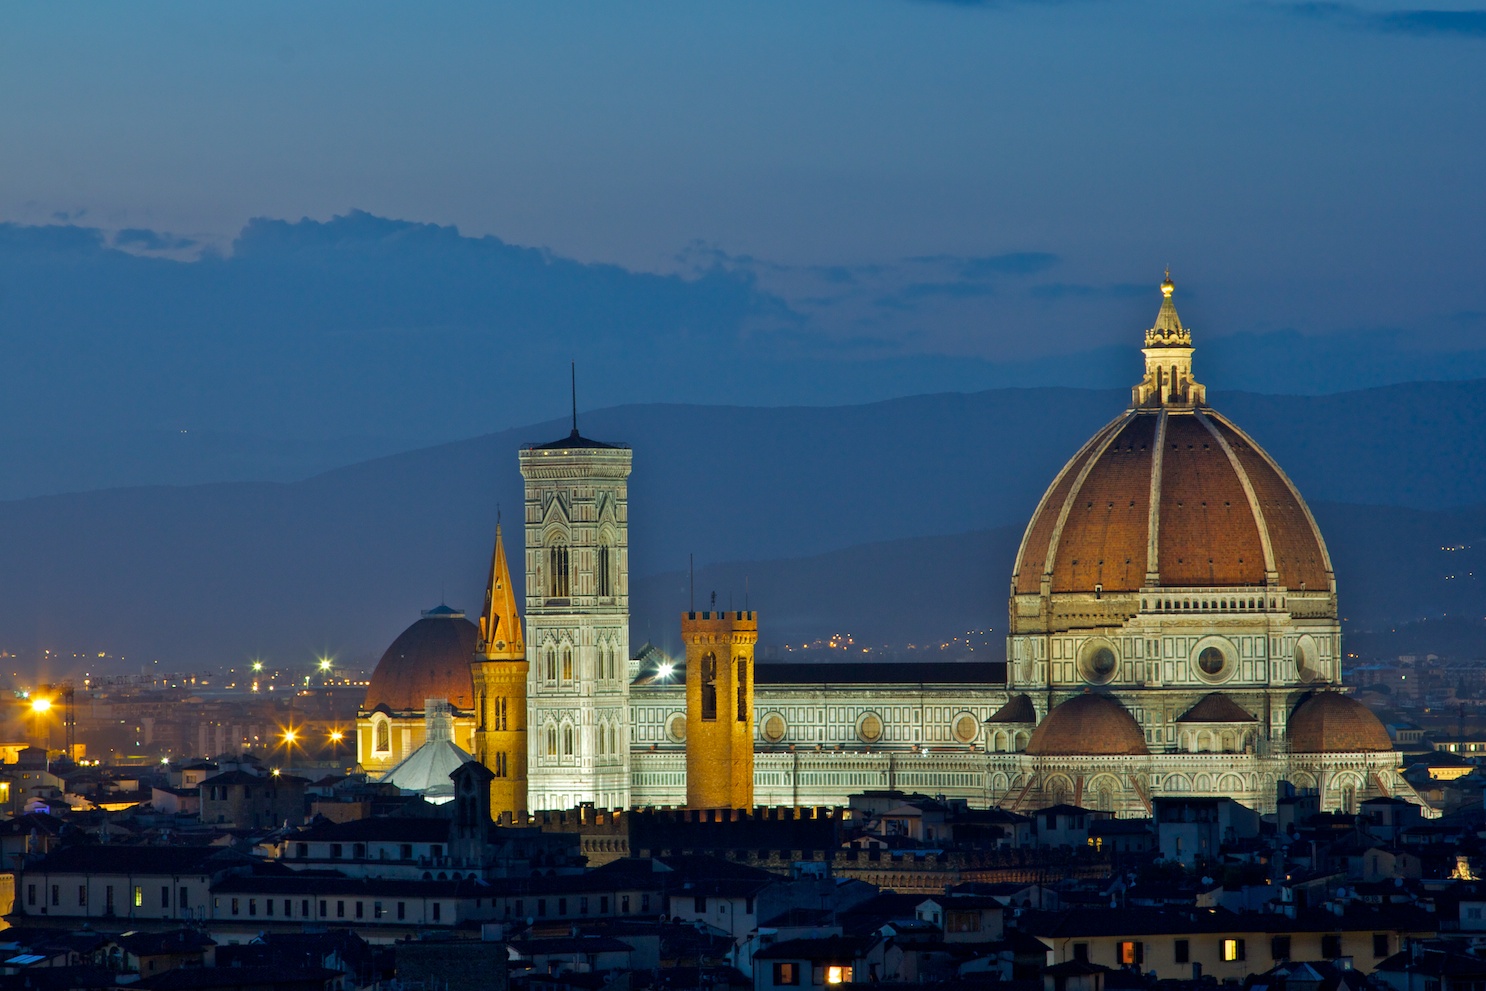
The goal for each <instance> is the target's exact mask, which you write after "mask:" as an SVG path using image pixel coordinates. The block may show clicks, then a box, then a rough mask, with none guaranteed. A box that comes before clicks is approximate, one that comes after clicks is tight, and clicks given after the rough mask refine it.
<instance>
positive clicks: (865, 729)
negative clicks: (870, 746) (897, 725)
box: [857, 712, 882, 743]
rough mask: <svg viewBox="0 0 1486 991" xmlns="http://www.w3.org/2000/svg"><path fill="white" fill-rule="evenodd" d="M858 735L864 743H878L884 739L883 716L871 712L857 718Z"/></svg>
mask: <svg viewBox="0 0 1486 991" xmlns="http://www.w3.org/2000/svg"><path fill="white" fill-rule="evenodd" d="M857 737H858V738H859V739H860V740H861V741H862V742H863V743H876V742H877V741H878V740H881V739H882V717H881V716H879V715H878V714H877V713H875V712H869V713H867V714H866V715H865V716H863V717H862V718H861V719H859V720H857Z"/></svg>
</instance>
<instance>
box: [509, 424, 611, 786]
mask: <svg viewBox="0 0 1486 991" xmlns="http://www.w3.org/2000/svg"><path fill="white" fill-rule="evenodd" d="M630 457H631V452H630V450H629V448H628V447H625V446H624V445H621V444H605V443H602V442H600V441H596V440H590V439H588V438H586V437H584V436H582V435H581V434H579V433H578V423H577V415H576V413H575V414H574V417H573V431H572V433H571V434H569V435H568V436H567V437H564V438H563V439H562V440H558V441H553V442H552V443H550V444H540V445H532V446H530V447H527V448H525V449H524V450H522V451H521V454H520V462H521V477H522V478H523V479H525V481H526V626H527V642H526V655H527V660H528V662H529V670H528V672H527V681H526V687H527V719H528V723H527V725H528V726H529V727H530V735H529V737H528V741H527V753H528V755H529V759H530V760H529V765H528V771H529V782H530V805H531V808H532V809H534V810H537V809H569V808H574V807H576V806H577V805H579V804H581V803H584V802H589V803H592V804H593V805H595V806H596V807H598V808H600V809H623V808H628V807H629V804H630V755H629V736H630V734H629V686H630V677H631V675H630V650H629V473H630Z"/></svg>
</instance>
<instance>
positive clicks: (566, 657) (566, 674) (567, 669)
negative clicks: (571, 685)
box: [562, 644, 573, 682]
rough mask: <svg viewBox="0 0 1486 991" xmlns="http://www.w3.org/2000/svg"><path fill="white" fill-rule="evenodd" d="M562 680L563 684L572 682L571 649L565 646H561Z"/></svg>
mask: <svg viewBox="0 0 1486 991" xmlns="http://www.w3.org/2000/svg"><path fill="white" fill-rule="evenodd" d="M562 680H563V681H564V682H570V681H572V680H573V648H572V647H570V646H569V645H567V644H563V646H562Z"/></svg>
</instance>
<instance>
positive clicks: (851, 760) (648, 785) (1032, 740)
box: [363, 279, 1415, 815]
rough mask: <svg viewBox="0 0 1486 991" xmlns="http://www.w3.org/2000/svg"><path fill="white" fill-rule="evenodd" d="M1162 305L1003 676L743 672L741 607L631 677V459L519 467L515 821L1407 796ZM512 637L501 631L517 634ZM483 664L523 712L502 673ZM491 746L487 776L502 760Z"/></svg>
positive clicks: (489, 743) (1328, 574) (603, 457)
mask: <svg viewBox="0 0 1486 991" xmlns="http://www.w3.org/2000/svg"><path fill="white" fill-rule="evenodd" d="M1174 289H1175V287H1174V286H1173V284H1172V283H1171V281H1170V280H1169V279H1168V280H1166V281H1165V282H1164V283H1163V284H1162V286H1161V291H1162V301H1161V306H1160V310H1159V312H1158V314H1157V317H1156V321H1155V323H1154V325H1153V326H1152V327H1151V328H1150V329H1148V330H1147V331H1146V333H1145V341H1144V348H1143V354H1144V357H1145V373H1144V377H1143V378H1142V380H1141V381H1140V383H1139V384H1137V385H1136V386H1135V388H1134V389H1133V390H1132V396H1131V404H1130V407H1129V408H1128V409H1127V410H1126V411H1124V412H1123V413H1122V414H1120V416H1118V417H1116V418H1115V419H1114V420H1113V421H1112V422H1111V423H1109V424H1108V425H1107V426H1105V427H1104V428H1103V429H1101V430H1099V431H1098V432H1097V433H1095V435H1094V437H1093V439H1091V440H1090V441H1089V442H1088V443H1087V444H1086V445H1084V446H1083V447H1082V448H1081V449H1080V450H1079V451H1078V452H1077V453H1076V454H1075V455H1074V457H1073V458H1072V460H1070V461H1069V462H1068V464H1067V465H1066V466H1065V467H1064V468H1063V470H1062V471H1061V472H1060V473H1059V474H1058V475H1057V477H1056V478H1055V479H1054V480H1053V482H1052V484H1051V485H1050V486H1049V488H1048V490H1047V492H1046V494H1045V495H1044V496H1043V498H1042V500H1041V502H1040V504H1039V505H1038V507H1037V510H1036V512H1035V513H1034V514H1033V516H1032V519H1031V520H1030V521H1029V523H1028V526H1027V529H1026V532H1025V535H1024V537H1023V540H1022V544H1021V547H1020V550H1019V553H1018V555H1017V560H1016V564H1015V568H1014V572H1013V574H1012V576H1011V587H1010V595H1009V599H1008V610H1009V618H1010V626H1009V630H1010V632H1009V635H1008V637H1007V663H1006V664H1005V665H1001V664H999V663H997V664H990V663H967V664H942V663H939V664H936V663H924V664H904V665H893V666H891V667H887V666H883V667H877V666H874V665H870V664H868V665H839V666H838V665H821V664H816V665H797V664H762V665H755V664H753V663H752V660H753V658H752V645H753V641H754V640H755V639H756V637H757V623H756V619H755V618H754V617H753V616H752V614H742V613H726V614H718V613H698V614H688V618H687V619H685V620H683V625H682V633H683V639H684V640H685V641H686V643H687V657H686V661H685V663H684V664H682V665H677V666H675V667H673V666H672V665H671V663H670V662H669V660H668V659H666V658H663V657H659V656H656V655H647V656H646V657H645V658H642V659H638V660H634V661H630V660H627V659H628V658H629V657H630V652H629V600H628V591H629V588H628V514H627V507H628V501H627V500H628V496H627V479H628V476H629V472H630V461H631V458H630V452H629V450H628V449H626V448H623V447H618V446H614V445H608V444H602V443H599V442H596V441H590V440H587V439H585V438H583V437H581V436H580V435H579V434H578V432H577V430H576V428H575V429H574V430H573V432H572V434H571V435H570V436H569V437H568V438H565V439H563V440H561V441H558V442H556V443H553V444H547V445H542V446H534V447H530V448H527V449H525V450H523V451H521V453H520V467H521V473H522V476H523V478H524V479H525V481H526V499H525V541H526V546H525V557H524V563H525V580H526V623H527V630H526V633H527V635H526V638H525V658H526V664H527V669H526V672H525V678H526V681H525V685H526V708H525V717H526V724H525V729H526V731H527V743H526V752H527V755H528V763H527V767H526V773H527V779H526V780H527V782H528V789H529V792H528V794H529V801H528V805H529V806H530V808H531V809H555V808H568V807H571V806H573V805H576V804H578V803H581V802H592V803H594V804H595V805H597V806H599V807H604V808H607V807H629V806H633V805H682V804H688V803H689V804H693V805H696V806H701V807H737V806H738V805H740V804H743V803H744V802H745V799H747V800H748V801H751V802H752V803H756V804H759V805H836V804H844V803H845V802H846V801H847V799H848V796H850V795H852V794H854V793H860V792H862V791H866V790H873V789H884V788H888V789H900V790H904V791H918V792H924V793H928V794H933V795H941V796H944V797H946V798H963V799H967V800H969V801H970V802H971V803H973V804H975V805H980V806H985V805H998V806H1002V807H1006V808H1011V809H1017V810H1028V809H1033V808H1038V807H1042V806H1046V805H1051V804H1055V803H1058V802H1072V803H1074V804H1080V805H1084V806H1086V807H1090V808H1096V809H1106V810H1110V811H1116V812H1120V813H1123V814H1135V815H1148V814H1149V812H1150V808H1151V803H1152V799H1153V798H1154V797H1155V796H1158V795H1198V796H1229V797H1233V798H1236V799H1238V800H1240V801H1242V802H1244V803H1245V804H1247V805H1250V806H1252V807H1255V808H1258V809H1260V810H1264V811H1268V810H1271V809H1273V807H1274V803H1275V798H1276V788H1277V785H1278V783H1279V782H1281V781H1288V782H1290V783H1291V784H1293V785H1295V786H1297V787H1300V788H1308V789H1309V788H1313V789H1316V790H1318V791H1319V792H1320V794H1321V796H1322V804H1323V806H1324V807H1325V808H1329V809H1338V808H1340V809H1355V807H1356V806H1357V803H1358V802H1359V801H1361V800H1363V799H1365V798H1368V797H1371V796H1375V795H1395V796H1403V797H1410V798H1413V797H1415V796H1414V795H1413V792H1412V789H1410V788H1409V786H1408V785H1407V784H1406V783H1405V782H1404V781H1403V779H1402V778H1401V777H1400V776H1399V774H1398V772H1397V761H1396V758H1395V756H1394V753H1393V749H1392V744H1391V741H1390V740H1389V738H1388V735H1387V733H1386V731H1385V730H1384V729H1383V727H1382V724H1381V723H1379V721H1378V720H1377V718H1376V717H1374V716H1373V715H1372V714H1371V713H1370V712H1368V711H1367V710H1366V709H1365V708H1363V707H1362V706H1361V705H1360V704H1358V703H1357V702H1355V701H1354V700H1352V699H1351V698H1350V697H1348V696H1346V695H1345V694H1343V693H1342V692H1341V691H1339V688H1340V683H1341V630H1340V626H1339V623H1338V619H1337V597H1336V585H1335V579H1334V576H1333V572H1332V567H1331V561H1330V557H1329V556H1328V554H1327V551H1326V546H1325V543H1324V541H1323V540H1322V537H1321V534H1320V531H1319V529H1318V528H1317V527H1316V524H1315V521H1314V519H1313V518H1312V517H1311V514H1310V512H1309V510H1308V509H1307V508H1306V505H1305V503H1304V501H1303V500H1302V499H1301V497H1300V494H1299V492H1298V491H1297V490H1296V489H1295V487H1294V485H1293V484H1292V483H1291V482H1290V480H1289V479H1288V478H1287V477H1286V476H1285V474H1284V473H1283V472H1282V471H1281V469H1280V468H1279V466H1278V465H1277V464H1276V463H1275V462H1274V461H1273V460H1272V459H1271V458H1269V456H1268V455H1267V454H1265V453H1264V451H1263V450H1261V449H1260V448H1259V446H1258V445H1257V444H1255V443H1254V442H1253V440H1252V439H1251V438H1249V437H1248V436H1247V435H1246V434H1244V433H1243V431H1242V430H1240V429H1239V428H1238V427H1237V426H1236V425H1234V424H1233V423H1232V422H1231V421H1229V420H1228V419H1227V418H1225V417H1223V416H1222V415H1221V414H1219V413H1218V412H1216V411H1215V410H1213V409H1212V407H1210V406H1209V405H1208V404H1207V395H1206V390H1205V389H1204V388H1203V386H1202V385H1201V384H1200V383H1198V382H1197V381H1196V379H1195V377H1194V374H1193V369H1192V353H1193V347H1192V337H1191V332H1190V330H1189V329H1188V328H1186V327H1184V326H1183V325H1182V323H1181V320H1180V318H1179V317H1178V315H1177V312H1176V307H1175V304H1174V302H1173V294H1174ZM493 574H494V572H493ZM487 598H488V597H487ZM510 608H512V609H514V606H512V607H510ZM489 610H490V607H489V605H487V612H489ZM729 617H731V618H729ZM745 617H746V619H745ZM503 622H506V623H507V624H508V628H515V629H517V630H518V632H519V623H520V620H519V617H514V614H513V615H512V616H511V617H510V618H508V619H504V620H503ZM469 625H470V626H471V630H473V624H469ZM724 626H726V627H727V630H724V629H723V628H722V627H724ZM714 627H715V628H714ZM745 627H746V628H747V629H744V628H745ZM740 634H741V635H742V639H739V636H740ZM470 639H471V643H470V645H469V648H468V650H467V651H466V654H465V655H464V656H465V657H467V658H468V657H471V656H474V657H475V658H476V660H475V664H474V668H475V672H476V673H475V675H474V678H475V680H476V684H478V685H480V686H481V687H480V688H478V689H467V690H468V691H469V694H470V695H471V696H477V697H479V698H480V699H482V700H486V701H482V702H481V703H480V704H479V705H477V704H475V703H474V701H473V700H472V701H471V703H470V710H471V712H473V710H475V709H478V708H480V707H481V706H482V705H483V706H485V707H486V708H488V699H489V698H493V697H495V692H496V687H495V686H496V683H497V682H496V680H492V674H491V673H490V672H493V671H495V670H497V669H496V668H493V667H489V664H490V663H491V662H492V660H493V659H492V658H491V657H490V656H489V654H488V653H486V652H484V650H485V648H484V647H482V648H481V652H479V653H477V652H476V650H475V643H474V636H473V635H471V638H470ZM745 640H746V644H744V643H743V641H745ZM510 642H514V641H510ZM482 643H484V644H486V645H487V646H488V635H487V636H486V640H485V641H482ZM745 646H746V651H745V650H744V649H743V648H744V647H745ZM513 649H514V648H509V647H508V649H507V653H508V654H509V653H511V652H512V650H513ZM391 653H392V652H391V651H389V655H390V654H391ZM518 653H519V652H518ZM709 657H710V658H711V660H712V665H713V666H709V663H708V658H709ZM745 658H746V661H747V665H746V669H748V670H747V674H748V676H749V681H748V682H747V683H746V684H745V683H744V682H742V681H741V680H740V676H739V673H738V672H739V668H738V664H739V662H740V661H743V660H745ZM724 662H726V663H724ZM384 663H386V658H384ZM501 663H503V664H506V665H507V667H504V668H500V669H499V670H501V671H504V672H505V673H504V674H502V675H501V676H500V678H499V679H497V680H499V682H500V684H501V685H503V686H505V687H502V688H501V689H500V690H501V691H503V692H506V693H507V695H508V697H509V698H511V699H514V697H515V696H514V692H513V691H511V689H510V685H511V679H512V678H513V677H514V672H515V671H516V670H517V668H516V666H515V665H517V664H519V661H517V660H516V659H515V658H514V657H509V658H505V659H503V660H502V662H501ZM379 671H380V666H379ZM709 679H710V681H709ZM376 684H377V678H376V677H375V676H374V678H373V687H374V688H375V686H376ZM740 687H742V689H743V690H742V691H740V690H739V689H740ZM709 688H710V690H711V692H712V694H713V696H714V697H713V699H712V705H713V707H714V708H715V712H713V715H714V716H715V718H714V719H708V718H707V716H706V715H705V714H706V713H707V712H709V711H712V710H709V709H708V706H707V702H706V700H705V698H704V696H705V693H706V691H707V690H708V689H709ZM451 701H453V698H452V697H451ZM372 704H373V700H372V695H371V694H370V693H369V696H368V705H372ZM455 708H456V710H458V709H459V703H458V702H455ZM724 712H726V713H728V714H729V715H728V718H727V719H723V713H724ZM375 715H376V714H375V713H371V716H372V717H375ZM407 715H408V716H409V717H411V715H412V713H408V714H407ZM384 717H385V714H384ZM483 718H484V720H485V721H484V722H483V723H482V724H481V725H483V726H486V727H489V726H490V725H491V723H490V719H489V714H488V712H487V713H486V715H485V716H484V717H483ZM508 718H509V710H508ZM740 719H741V721H740ZM511 725H512V726H513V727H514V724H511ZM469 729H470V731H471V732H473V731H474V722H473V720H471V723H470V726H469ZM371 730H372V732H374V733H375V732H379V730H378V729H377V728H376V727H375V726H373V727H371ZM456 732H458V730H457V729H456ZM504 732H508V733H511V734H514V733H516V732H518V731H517V730H516V729H514V728H511V729H509V730H506V731H504ZM482 739H483V740H484V741H485V742H484V743H483V744H480V743H477V744H476V745H475V749H476V751H477V752H478V753H481V759H482V760H483V761H484V762H485V763H486V766H487V767H489V766H491V765H492V763H494V762H496V761H497V758H495V757H493V756H492V755H494V754H497V753H501V752H509V751H510V749H511V747H514V746H516V744H515V742H514V740H515V737H514V736H511V737H509V738H502V740H501V741H500V742H499V745H497V742H496V738H495V737H494V736H486V737H483V738H482ZM744 741H747V742H746V743H745V742H744ZM481 746H483V747H484V750H483V752H482V751H481V750H480V747H481ZM740 746H742V747H743V748H744V749H743V750H741V751H740V750H739V747H740ZM366 749H367V748H366V746H365V745H363V750H366ZM368 756H370V757H372V758H374V759H375V758H376V757H378V756H379V753H378V752H377V751H375V748H372V750H371V752H370V753H369V754H368ZM508 760H509V758H508ZM748 762H751V771H744V770H743V769H744V768H745V767H746V766H747V763H748ZM363 763H365V758H364V760H363ZM507 768H508V770H509V768H510V765H509V764H508V765H507ZM492 769H493V770H494V769H495V768H492ZM745 773H746V774H747V775H748V776H749V778H750V779H751V794H749V792H750V788H749V787H748V785H749V782H748V781H743V780H739V779H738V775H739V774H745ZM689 785H690V786H689ZM513 787H514V782H513V784H512V786H511V787H508V789H507V793H506V797H505V798H504V799H500V798H498V796H497V792H496V791H494V790H493V791H492V798H493V799H495V800H496V802H495V804H496V807H497V808H500V807H501V805H502V803H503V802H504V803H507V804H509V805H510V807H512V808H516V807H517V806H518V805H519V802H518V800H517V799H516V798H515V795H516V792H515V791H514V790H512V788H513Z"/></svg>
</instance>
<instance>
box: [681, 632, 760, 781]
mask: <svg viewBox="0 0 1486 991" xmlns="http://www.w3.org/2000/svg"><path fill="white" fill-rule="evenodd" d="M681 639H682V641H683V642H684V643H685V644H686V804H687V806H688V807H689V808H693V809H751V808H753V683H754V667H753V648H754V645H755V644H756V643H758V614H757V613H755V612H751V611H750V612H687V613H683V614H682V615H681Z"/></svg>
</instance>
